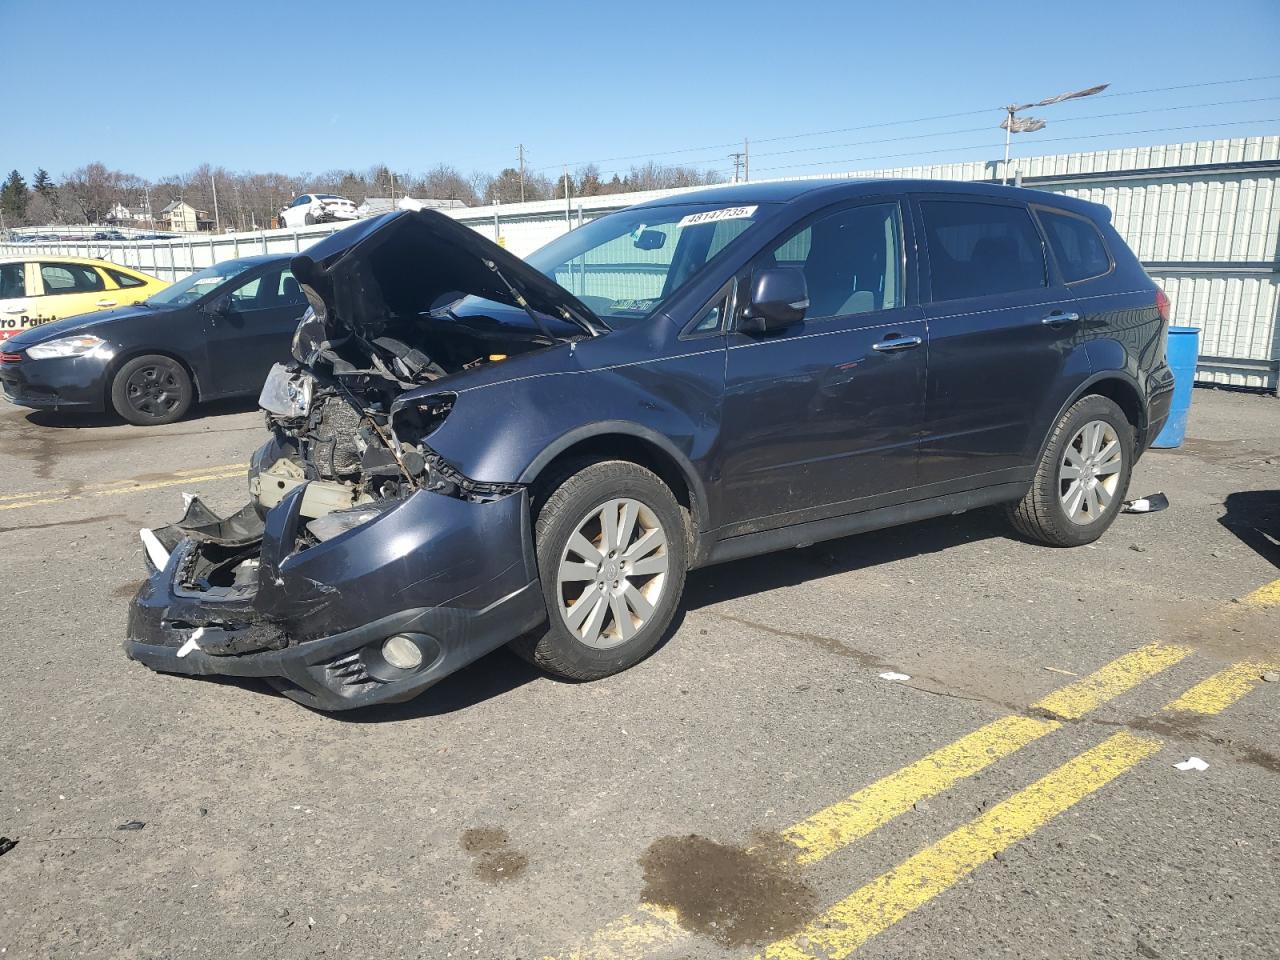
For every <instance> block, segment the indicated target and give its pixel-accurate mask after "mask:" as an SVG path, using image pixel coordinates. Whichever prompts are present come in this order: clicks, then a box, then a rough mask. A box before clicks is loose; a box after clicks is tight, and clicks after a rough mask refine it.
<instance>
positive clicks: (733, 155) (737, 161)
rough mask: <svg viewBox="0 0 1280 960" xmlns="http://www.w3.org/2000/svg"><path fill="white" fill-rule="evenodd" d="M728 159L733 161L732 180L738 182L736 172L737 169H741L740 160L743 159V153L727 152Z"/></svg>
mask: <svg viewBox="0 0 1280 960" xmlns="http://www.w3.org/2000/svg"><path fill="white" fill-rule="evenodd" d="M729 159H730V160H732V161H733V182H734V183H738V182H739V180H738V173H739V171H741V170H742V161H743V159H744V154H742V153H731V154H729Z"/></svg>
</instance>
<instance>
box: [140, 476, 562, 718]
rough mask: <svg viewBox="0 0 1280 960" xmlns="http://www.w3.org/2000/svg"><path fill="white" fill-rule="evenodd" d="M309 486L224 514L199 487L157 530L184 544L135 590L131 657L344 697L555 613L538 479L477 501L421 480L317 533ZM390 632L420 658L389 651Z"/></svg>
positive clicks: (426, 674) (387, 689) (399, 684)
mask: <svg viewBox="0 0 1280 960" xmlns="http://www.w3.org/2000/svg"><path fill="white" fill-rule="evenodd" d="M307 486H308V484H305V483H304V484H302V485H300V486H298V487H296V488H295V489H293V490H290V491H289V492H288V493H287V494H285V496H284V497H283V499H282V500H281V501H280V503H279V504H278V505H276V506H275V507H274V508H273V509H271V510H270V511H268V512H267V514H266V517H265V520H262V519H260V518H259V517H258V514H257V512H256V511H255V509H254V508H253V507H252V505H251V506H249V507H247V508H245V509H244V510H241V511H240V512H239V513H237V514H235V515H234V516H232V517H228V518H226V519H225V520H224V519H221V518H219V517H216V516H215V515H213V514H212V513H211V512H209V511H208V509H207V508H205V507H204V505H203V504H202V503H200V501H199V500H195V501H193V502H192V503H191V504H190V505H189V507H188V511H187V516H186V517H184V518H183V521H181V522H180V523H179V524H176V525H174V526H173V527H167V528H164V529H162V530H157V531H156V532H155V533H156V536H157V538H158V539H159V541H160V542H161V543H162V544H163V545H164V547H165V549H167V550H171V551H172V552H171V553H170V554H169V556H168V558H167V560H165V562H164V566H163V568H162V569H159V570H156V571H155V572H154V573H153V574H152V576H151V577H150V578H149V579H148V580H147V581H146V582H145V583H144V584H143V586H142V588H141V589H140V590H139V592H138V595H137V596H136V597H135V598H134V601H133V604H132V606H131V608H130V612H129V626H128V637H127V639H126V640H125V644H124V646H125V652H126V653H127V655H128V656H129V657H130V658H131V659H134V660H137V661H139V662H141V663H143V664H145V665H146V666H148V667H150V668H151V669H153V670H158V671H161V672H166V673H183V674H189V675H194V676H210V675H216V676H236V677H262V678H265V679H267V680H268V681H270V682H271V683H272V685H273V686H275V687H276V689H278V690H279V691H280V692H282V693H284V694H285V695H286V696H288V697H290V698H292V699H294V700H296V701H298V702H299V703H302V704H305V705H307V706H310V707H313V708H316V709H321V710H346V709H350V708H353V707H361V706H367V705H370V704H375V703H385V702H395V701H400V700H406V699H408V698H410V697H413V696H415V695H416V694H418V693H420V692H421V691H422V690H424V689H426V688H427V687H429V686H431V685H432V684H433V683H435V682H437V681H438V680H440V679H442V678H443V677H446V676H448V675H449V674H450V673H453V672H454V671H455V670H457V669H459V668H460V667H462V666H465V665H466V664H468V663H470V662H471V661H473V660H475V659H477V658H479V657H481V656H483V655H484V654H485V653H488V652H489V651H491V650H493V649H495V648H497V647H499V646H501V645H502V644H504V643H506V642H508V641H510V640H512V639H514V638H516V637H518V636H520V635H521V634H523V633H526V632H527V631H529V630H532V629H533V628H535V627H536V626H538V624H540V623H541V622H543V620H544V619H545V616H546V613H545V606H544V604H543V600H542V592H541V589H540V586H539V583H538V579H537V566H536V560H535V555H534V551H533V539H532V535H531V531H530V528H529V508H528V499H527V498H528V494H527V493H526V492H525V491H523V490H521V491H519V492H518V493H513V494H510V495H508V496H505V497H501V498H499V499H496V500H492V501H489V502H472V501H466V500H462V499H457V498H454V497H448V496H442V495H440V494H437V493H434V492H432V491H428V490H419V491H417V492H415V493H413V494H411V495H409V496H408V497H406V498H404V499H403V500H400V501H397V502H394V503H390V504H388V505H386V507H385V509H382V510H381V512H380V513H379V515H378V516H376V517H375V518H374V519H372V520H370V521H369V522H367V523H364V524H363V525H361V526H358V527H356V528H354V529H351V530H347V531H346V532H343V533H340V534H338V535H337V536H334V537H333V538H332V539H328V540H324V541H321V542H318V543H309V544H308V543H307V541H306V538H305V537H300V534H301V533H302V529H303V526H304V525H305V523H306V518H305V517H304V516H303V515H302V513H301V506H302V503H303V498H304V496H305V493H306V489H307ZM179 537H181V539H179ZM304 544H306V545H304ZM161 559H163V554H161ZM391 637H398V638H401V639H399V640H397V643H398V644H399V649H401V650H403V649H405V639H404V638H407V640H408V642H409V643H411V644H413V645H414V646H415V647H416V648H417V650H419V651H421V658H420V662H419V663H417V664H416V665H415V666H410V667H409V668H405V667H404V666H396V665H393V664H392V663H391V662H389V661H388V660H387V658H386V657H385V656H384V654H383V649H384V646H383V645H384V644H385V643H386V641H387V640H389V639H390V638H391ZM393 659H399V660H400V663H401V664H404V663H405V660H404V658H403V657H400V658H393ZM411 659H414V658H411Z"/></svg>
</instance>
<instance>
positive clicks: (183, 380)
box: [111, 354, 195, 427]
mask: <svg viewBox="0 0 1280 960" xmlns="http://www.w3.org/2000/svg"><path fill="white" fill-rule="evenodd" d="M194 398H195V389H194V388H193V387H192V385H191V377H190V376H188V375H187V371H186V368H185V367H183V366H182V364H180V363H179V362H178V361H177V360H174V359H173V358H172V357H165V356H161V355H159V354H151V355H148V356H145V357H134V358H133V359H132V360H130V361H129V362H128V363H126V364H125V365H124V366H123V367H121V368H120V369H119V370H117V371H116V375H115V377H114V379H112V381H111V405H112V406H113V407H115V409H116V413H118V414H120V416H122V417H124V419H126V420H128V421H129V422H130V423H132V424H136V425H137V426H140V427H155V426H159V425H161V424H165V423H173V422H174V421H175V420H178V419H180V418H181V417H182V416H183V415H184V414H185V413H186V412H187V410H188V409H190V407H191V401H192V400H193V399H194Z"/></svg>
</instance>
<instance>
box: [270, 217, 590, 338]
mask: <svg viewBox="0 0 1280 960" xmlns="http://www.w3.org/2000/svg"><path fill="white" fill-rule="evenodd" d="M291 267H292V270H293V275H294V276H295V277H297V279H298V281H299V282H300V283H301V284H302V285H303V289H304V290H305V291H306V293H307V299H308V300H310V301H311V305H312V307H313V308H314V309H315V310H316V313H317V314H321V313H323V315H324V317H325V320H326V322H327V323H334V322H337V323H340V324H344V325H346V326H347V327H349V328H351V329H352V330H356V331H360V332H366V331H369V330H375V329H377V328H378V326H379V325H380V324H383V323H385V322H386V321H388V320H389V319H391V318H393V317H405V316H412V315H415V314H420V313H423V312H425V311H428V310H431V309H432V308H433V307H438V306H440V305H442V304H443V303H447V302H449V301H450V300H453V299H457V297H460V296H462V295H464V294H471V295H474V296H477V297H482V298H484V299H486V300H494V301H497V302H498V303H504V304H507V305H509V306H522V304H520V302H519V299H518V298H517V296H516V295H515V294H514V293H513V292H512V291H511V289H510V287H509V286H508V283H509V284H510V285H511V286H514V287H515V288H516V290H517V291H518V292H519V294H520V296H522V297H523V298H524V300H525V301H526V303H527V304H528V306H529V307H530V308H532V309H533V310H535V311H537V312H538V313H542V314H546V315H549V316H552V317H557V318H559V319H561V320H565V321H567V322H569V323H572V324H575V325H577V326H578V327H580V328H581V329H582V330H584V331H585V332H587V333H589V334H595V333H600V332H603V331H605V330H607V329H608V328H607V327H606V326H605V324H604V323H603V322H602V321H601V320H600V319H599V318H598V317H597V316H596V315H595V314H594V313H592V312H591V310H590V309H589V308H588V307H587V306H586V305H584V304H583V303H582V302H581V301H580V300H578V298H577V297H575V296H574V295H573V294H572V293H570V292H569V291H568V290H566V289H564V287H562V286H560V285H559V284H557V283H556V282H554V281H553V280H550V279H549V278H547V277H546V276H544V275H543V274H541V273H539V272H538V271H536V270H534V269H533V268H532V267H530V266H529V265H528V264H526V263H525V262H524V261H522V260H520V259H519V258H518V257H515V256H513V255H512V254H510V253H508V252H507V251H506V250H503V249H502V248H501V247H499V246H498V245H497V244H495V243H493V242H492V241H490V240H487V239H485V238H484V237H482V236H481V235H480V234H479V233H477V232H476V231H474V230H472V229H471V228H470V227H466V226H464V225H462V224H461V223H458V222H457V221H456V220H453V219H452V218H450V217H447V216H445V215H444V214H442V213H439V212H437V211H435V210H401V211H397V212H395V213H386V214H383V215H381V216H378V217H371V218H369V219H368V220H363V221H361V222H359V223H357V224H355V225H353V226H350V227H347V228H346V229H345V230H339V231H338V232H337V233H334V234H332V235H331V236H329V237H326V238H325V239H324V240H321V241H320V242H319V243H317V244H315V245H314V246H312V247H310V248H309V249H308V250H307V251H306V253H302V254H299V255H298V256H296V257H294V258H293V261H292V264H291ZM504 277H505V279H506V280H507V281H508V283H504V282H503V278H504Z"/></svg>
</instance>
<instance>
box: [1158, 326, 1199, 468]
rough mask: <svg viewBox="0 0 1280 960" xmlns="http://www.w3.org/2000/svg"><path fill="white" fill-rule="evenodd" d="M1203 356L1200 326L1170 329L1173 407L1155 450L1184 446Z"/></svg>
mask: <svg viewBox="0 0 1280 960" xmlns="http://www.w3.org/2000/svg"><path fill="white" fill-rule="evenodd" d="M1198 356H1200V328H1199V327H1170V328H1169V369H1171V370H1172V371H1173V408H1172V409H1171V410H1170V411H1169V419H1168V421H1167V422H1166V423H1165V425H1164V429H1163V430H1161V431H1160V436H1158V437H1156V440H1155V443H1153V444H1151V445H1152V446H1153V447H1165V448H1168V447H1180V446H1182V439H1183V437H1185V436H1186V435H1187V414H1188V413H1190V411H1191V387H1192V386H1193V385H1194V384H1195V382H1196V358H1197V357H1198Z"/></svg>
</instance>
